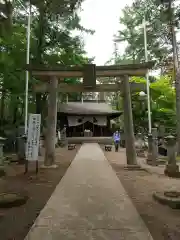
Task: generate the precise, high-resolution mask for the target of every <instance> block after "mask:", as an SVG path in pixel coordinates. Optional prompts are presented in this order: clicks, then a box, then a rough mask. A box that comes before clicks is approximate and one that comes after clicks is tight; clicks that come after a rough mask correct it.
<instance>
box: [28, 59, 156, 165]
mask: <svg viewBox="0 0 180 240" xmlns="http://www.w3.org/2000/svg"><path fill="white" fill-rule="evenodd" d="M153 65H154V63H153V62H147V63H142V64H129V65H112V66H96V65H94V64H86V65H83V66H62V65H60V66H56V67H48V66H39V67H35V66H31V65H27V70H28V71H29V72H30V73H31V74H32V75H33V76H35V77H37V78H40V79H41V80H43V81H46V82H45V83H42V84H38V85H35V86H34V90H35V92H48V93H49V98H48V117H47V133H46V144H45V147H46V154H45V160H44V164H45V165H47V166H51V165H53V164H54V163H55V138H56V122H57V92H65V93H68V92H117V91H121V94H122V96H123V103H124V106H123V107H124V130H125V141H126V156H127V164H128V165H136V164H137V160H136V151H135V145H134V127H133V117H132V107H131V91H142V90H143V91H145V90H146V85H145V84H139V83H129V77H130V76H145V75H146V74H147V73H148V70H149V69H151V68H152V67H153ZM73 77H74V78H83V83H82V84H76V85H69V84H66V83H64V78H73ZM97 77H118V78H119V79H120V80H121V81H120V82H117V83H114V84H96V78H97Z"/></svg>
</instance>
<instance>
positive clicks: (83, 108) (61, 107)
mask: <svg viewBox="0 0 180 240" xmlns="http://www.w3.org/2000/svg"><path fill="white" fill-rule="evenodd" d="M58 112H59V113H64V114H66V115H105V116H114V117H118V116H120V115H121V114H122V112H121V111H116V110H113V109H112V107H111V106H110V105H109V104H107V103H105V102H100V103H98V102H83V103H82V102H68V103H60V104H58Z"/></svg>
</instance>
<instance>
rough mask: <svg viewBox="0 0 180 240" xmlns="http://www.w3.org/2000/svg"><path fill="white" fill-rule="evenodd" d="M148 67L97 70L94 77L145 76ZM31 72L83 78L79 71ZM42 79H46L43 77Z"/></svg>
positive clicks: (49, 75) (37, 75)
mask: <svg viewBox="0 0 180 240" xmlns="http://www.w3.org/2000/svg"><path fill="white" fill-rule="evenodd" d="M147 71H148V69H135V70H130V69H129V70H103V71H100V70H97V71H96V77H118V76H124V75H125V76H139V77H141V76H145V75H146V74H147ZM31 74H32V75H33V76H35V77H39V76H44V77H47V76H48V77H52V76H56V77H60V78H71V77H74V78H83V76H84V74H83V72H81V71H67V72H66V71H36V70H32V72H31ZM44 80H47V78H46V79H44Z"/></svg>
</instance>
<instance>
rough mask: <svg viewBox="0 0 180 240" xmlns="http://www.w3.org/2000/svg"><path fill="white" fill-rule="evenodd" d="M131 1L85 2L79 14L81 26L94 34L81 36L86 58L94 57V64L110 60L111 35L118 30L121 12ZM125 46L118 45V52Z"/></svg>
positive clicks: (112, 45) (93, 0)
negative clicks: (86, 54) (93, 31)
mask: <svg viewBox="0 0 180 240" xmlns="http://www.w3.org/2000/svg"><path fill="white" fill-rule="evenodd" d="M132 2H133V0H111V1H107V0H85V1H84V3H83V4H82V9H83V11H82V12H81V13H80V16H81V24H82V25H83V27H85V28H87V29H92V30H95V33H94V34H93V35H92V36H91V35H90V34H88V35H87V34H85V35H83V37H84V41H85V50H86V51H87V53H88V57H95V64H97V65H103V64H104V63H105V62H107V61H108V60H110V59H111V57H112V54H113V52H114V44H113V35H114V34H116V33H117V31H118V30H119V29H120V23H119V18H120V15H121V10H122V9H123V8H124V7H125V5H129V4H131V3H132ZM124 48H125V45H124V44H123V43H121V44H119V43H118V51H119V52H122V53H123V51H124Z"/></svg>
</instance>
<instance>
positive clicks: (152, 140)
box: [147, 128, 158, 166]
mask: <svg viewBox="0 0 180 240" xmlns="http://www.w3.org/2000/svg"><path fill="white" fill-rule="evenodd" d="M157 161H158V140H157V128H152V134H149V135H148V156H147V164H149V165H152V166H157V165H158V162H157Z"/></svg>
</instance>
